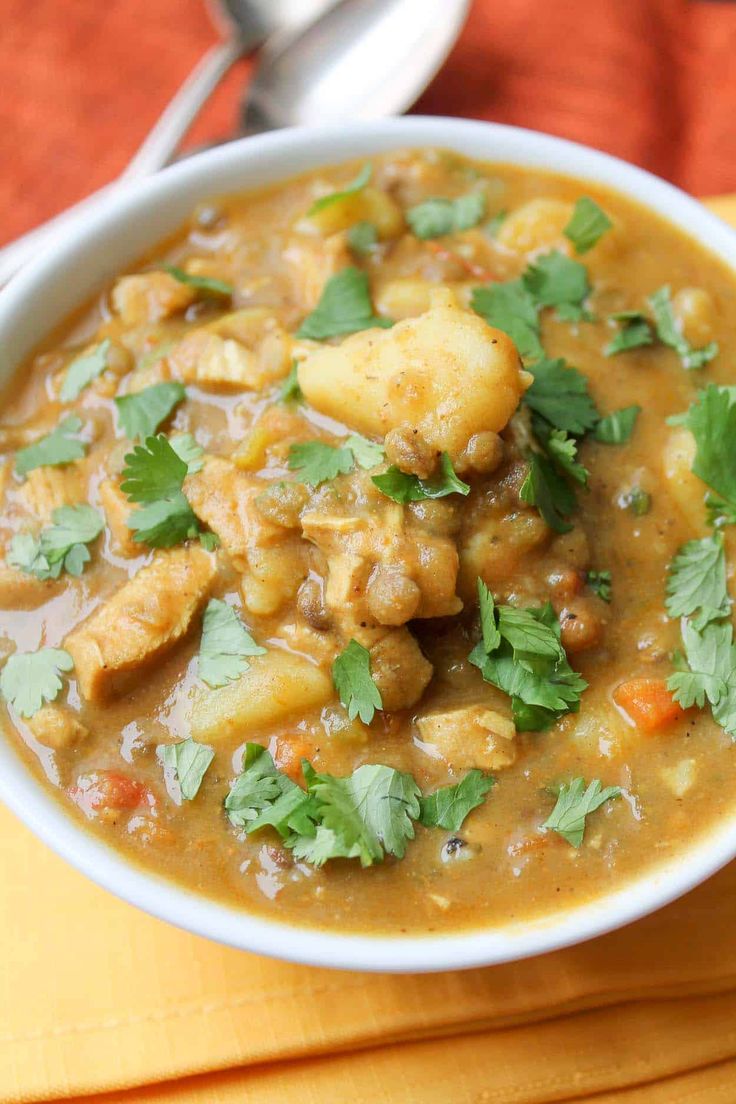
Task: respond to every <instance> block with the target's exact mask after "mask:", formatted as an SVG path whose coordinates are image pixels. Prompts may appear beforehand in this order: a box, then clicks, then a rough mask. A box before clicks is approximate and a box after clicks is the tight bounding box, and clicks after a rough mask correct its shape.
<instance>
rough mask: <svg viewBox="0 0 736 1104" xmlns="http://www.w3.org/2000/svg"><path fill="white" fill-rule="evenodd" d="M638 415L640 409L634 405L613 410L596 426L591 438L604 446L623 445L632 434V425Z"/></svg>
mask: <svg viewBox="0 0 736 1104" xmlns="http://www.w3.org/2000/svg"><path fill="white" fill-rule="evenodd" d="M640 414H641V407H640V406H636V405H634V406H625V407H623V408H622V409H621V410H614V411H613V413H612V414H606V416H605V418H601V420H600V421H599V422H598V423H597V424H596V427H595V429H594V430H593V436H594V437H595V439H596V441H601V442H602V443H603V444H605V445H623V444H625V442H626V441H628V440H629V438H630V437H631V434H632V433H633V432H634V425H635V423H636V419H637V418H638V417H639V415H640Z"/></svg>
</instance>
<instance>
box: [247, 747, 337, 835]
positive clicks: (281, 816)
mask: <svg viewBox="0 0 736 1104" xmlns="http://www.w3.org/2000/svg"><path fill="white" fill-rule="evenodd" d="M313 807H314V801H313V800H311V799H310V796H309V794H308V793H306V791H305V790H303V789H302V788H301V787H300V786H297V784H296V782H292V780H291V779H290V778H289V777H288V776H287V775H285V774H282V773H281V771H279V770H277V769H276V766H275V764H274V761H273V759H272V758H271V756H270V755H269V753H268V752H267V751H266V749H265V748H264V747H261V745H260V744H251V743H248V744H246V745H245V752H244V755H243V770H242V773H241V774H239V775H238V777H237V778H236V779H235V781H234V782H233V784H232V786H231V788H230V792H229V794H228V795H227V797H226V798H225V811H226V812H227V815H228V818H229V819H230V822H231V824H234V825H235V827H236V828H244V829H245V831H246V832H248V833H250V832H257V831H259V829H261V828H266V827H272V828H275V829H276V831H277V832H279V833H280V834H281V835H282V836H283V837H284V839H285V840H287V841H288V842H289V844H290V845H291V844H292V843H293V842H295V838H293V837H295V834H296V837H298V835H300V834H303V835H307V836H313V835H314V832H315V825H314V821H313V820H312V819H311V816H310V814H311V812H312V811H313Z"/></svg>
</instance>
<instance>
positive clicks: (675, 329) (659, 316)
mask: <svg viewBox="0 0 736 1104" xmlns="http://www.w3.org/2000/svg"><path fill="white" fill-rule="evenodd" d="M649 306H650V307H651V308H652V312H653V314H654V322H655V325H656V327H657V336H658V337H659V340H660V341H662V342H663V343H664V344H665V345H669V346H670V348H671V349H674V350H675V352H676V353H677V355H678V356H679V358H680V360H681V361H682V366H683V368H686V369H688V371H691V370H692V369H694V368H702V367H703V366H704V365H705V364H707V363H708V361H710V360H713V358H714V357H715V356H717V355H718V345H717V344H716V342H715V341H711V342H710V343H709V344H708V345H705V346H703V348H702V349H695V348H693V346H692V345H691V344H690V342H689V341H688V340H687V339H686V337H685V335H684V334H683V333H682V332H681V330H680V327H679V326H678V324H677V320H676V318H675V314H674V311H673V309H672V300H671V298H670V289H669V287H668V286H667V285H665V286H664V287H661V288H659V289H658V290H657V291H655V292H654V294H653V295H651V296H650V298H649Z"/></svg>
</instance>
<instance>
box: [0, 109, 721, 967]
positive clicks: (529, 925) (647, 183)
mask: <svg viewBox="0 0 736 1104" xmlns="http://www.w3.org/2000/svg"><path fill="white" fill-rule="evenodd" d="M419 146H440V147H446V148H449V149H453V150H456V151H457V152H459V153H463V154H467V155H468V156H470V157H475V158H481V159H484V160H488V161H497V162H511V163H514V164H517V165H528V166H529V167H530V168H539V169H551V170H554V171H557V172H561V173H567V174H569V175H571V176H576V177H579V178H582V179H588V180H591V181H595V182H597V183H600V184H606V185H610V186H611V187H613V188H616V189H618V190H619V191H620V192H622V193H624V194H625V195H628V196H631V197H633V198H634V199H636V200H638V201H639V202H640V203H642V204H645V205H647V206H649V207H651V208H653V209H654V210H655V211H657V212H658V213H660V214H662V215H665V216H666V217H667V218H668V219H670V221H671V222H673V223H675V224H676V225H677V226H679V227H681V228H682V229H683V230H685V231H687V232H688V233H690V234H691V235H692V236H693V237H694V238H697V239H698V241H699V242H701V243H702V244H703V245H705V246H707V247H708V248H709V249H710V250H712V252H713V253H715V254H717V255H718V256H720V257H722V258H723V259H724V260H725V261H726V262H727V263H728V264H730V265H731V266H733V267H734V268H736V234H734V233H733V232H732V231H731V230H730V229H729V228H728V227H727V226H725V225H724V224H723V223H722V222H721V221H720V220H719V219H717V218H715V217H714V216H713V215H711V214H709V212H708V211H706V210H705V209H704V208H703V207H702V206H701V205H700V204H699V203H697V202H696V201H695V200H693V199H691V198H690V197H689V196H687V195H685V194H684V193H683V192H681V191H679V190H678V189H677V188H674V187H672V185H670V184H666V183H664V181H662V180H659V179H657V178H656V177H654V176H651V175H650V174H649V173H646V172H643V171H642V170H641V169H637V168H634V167H633V166H631V165H627V164H626V163H625V162H623V161H619V160H617V159H616V158H613V157H609V156H607V155H605V154H602V153H598V152H596V151H594V150H591V149H587V148H585V147H583V146H578V145H575V144H573V143H571V142H565V141H562V140H561V139H558V138H551V137H548V136H546V135H543V134H536V133H534V132H532V131H526V130H519V129H516V128H513V127H505V126H496V125H493V124H489V123H479V122H467V121H464V120H459V119H443V118H418V117H417V118H403V119H388V120H384V121H381V122H369V123H356V124H354V125H351V126H349V127H346V126H340V127H335V126H330V127H326V128H324V129H312V130H282V131H278V132H276V133H272V134H266V135H262V136H259V137H257V138H248V139H245V140H243V141H238V142H233V143H231V144H229V145H226V146H221V147H220V148H218V149H213V150H210V151H208V152H207V153H203V154H199V155H198V156H196V157H193V158H192V159H191V160H188V161H184V162H182V163H181V164H178V165H175V166H174V167H172V168H170V169H166V170H165V171H164V172H162V173H160V174H159V175H157V176H155V177H153V178H152V179H150V180H144V181H140V182H136V183H132V184H129V185H125V186H122V187H120V188H118V189H117V190H116V191H115V192H114V193H113V194H112V195H110V198H109V201H108V202H107V204H106V205H105V206H104V207H103V208H102V209H100V210H99V211H97V212H96V213H95V214H94V215H92V216H90V217H87V218H86V219H85V220H84V221H83V222H81V223H80V224H79V225H78V226H77V227H76V228H72V229H70V230H68V231H67V233H66V234H65V236H64V237H63V238H61V239H60V241H59V245H58V247H56V248H54V249H53V250H51V251H49V254H48V255H47V256H45V257H41V258H39V259H38V260H37V261H36V262H35V263H34V264H33V265H31V266H29V267H28V268H27V269H26V270H25V271H23V272H22V273H21V274H20V275H19V276H17V277H16V278H15V280H13V281H12V282H11V284H10V285H9V286H8V287H7V288H6V289H5V290H4V291H3V292H2V293H0V385H1V384H2V382H3V381H4V380H5V379H7V378H8V376H9V374H10V372H11V371H12V370H13V368H14V367H15V366H16V365H17V364H18V363H19V362H20V361H21V360H22V359H23V358H24V357H25V356H27V355H28V354H29V353H30V352H31V351H32V349H33V348H34V346H35V345H36V344H37V343H38V342H39V340H40V339H41V338H42V337H43V336H44V335H45V334H46V333H47V332H48V331H49V330H51V329H52V328H53V327H54V326H56V325H57V324H58V323H59V322H61V321H62V320H63V319H64V318H65V316H66V315H67V314H69V313H70V312H71V311H72V310H73V309H74V308H76V307H77V306H78V305H79V304H80V303H82V302H84V300H85V299H86V298H87V297H88V296H90V295H92V294H93V293H94V292H95V291H96V290H97V289H98V288H99V287H100V286H101V285H103V284H104V283H105V282H106V281H108V280H109V279H110V278H111V277H113V276H114V275H115V274H116V273H117V272H119V271H120V270H121V269H123V268H125V267H126V266H127V265H130V264H131V263H132V262H133V261H135V260H136V258H137V257H138V256H139V255H140V254H142V253H143V252H145V251H146V250H148V249H149V248H150V247H151V245H152V244H155V243H156V242H157V241H159V240H160V239H162V238H164V237H166V236H167V235H168V234H170V233H171V232H172V231H174V230H176V229H177V227H179V226H180V225H181V224H182V223H183V222H184V220H185V219H186V217H187V215H188V214H189V213H190V211H191V209H192V207H193V206H194V205H195V203H197V202H198V201H199V200H202V199H206V198H208V197H210V196H212V195H216V194H218V193H228V192H237V191H239V190H243V189H248V188H252V187H256V186H258V185H263V184H268V183H271V182H277V181H279V180H282V179H284V178H285V177H288V176H290V175H292V174H294V173H298V172H302V171H304V170H307V169H312V168H316V167H318V166H321V165H331V164H335V163H338V162H340V161H344V160H347V159H348V158H353V157H365V156H368V155H370V154H374V153H378V152H381V151H386V150H392V149H397V148H401V147H419ZM0 796H1V797H2V798H3V800H4V801H5V802H6V803H7V805H9V806H10V808H11V809H12V810H13V811H14V812H15V813H16V814H17V815H18V816H19V817H20V818H21V820H23V821H25V823H26V824H27V825H28V827H29V828H31V829H32V831H34V832H35V833H36V834H37V835H38V836H40V837H41V838H42V839H43V840H44V841H45V842H46V843H47V844H48V845H49V846H50V847H52V848H53V849H54V850H55V851H57V852H58V854H60V855H62V856H63V857H64V858H65V859H67V860H68V861H69V862H70V863H72V864H73V865H74V866H76V867H77V868H78V869H79V870H81V871H83V872H84V873H85V874H87V875H88V876H89V877H90V878H92V879H93V880H94V881H95V882H98V883H99V884H100V885H102V886H104V887H105V888H106V889H109V890H111V891H112V892H113V893H116V894H118V895H119V896H120V897H123V898H124V899H125V900H127V901H130V902H131V903H132V904H135V905H138V906H139V907H140V908H142V909H145V910H146V911H147V912H149V913H152V914H153V915H154V916H158V917H160V918H161V919H163V920H168V921H170V922H171V923H172V924H177V925H178V926H180V927H183V928H186V929H188V930H189V931H192V932H196V933H198V934H199V935H204V936H207V937H209V938H210V939H215V940H218V941H220V942H222V943H227V944H230V945H231V946H233V947H240V948H242V949H244V950H248V951H255V952H258V953H260V954H267V955H274V956H277V957H279V958H285V959H291V960H293V961H295V962H304V963H310V964H314V965H318V966H338V967H343V968H349V969H354V970H381V971H419V970H422V971H424V970H448V969H458V968H465V967H470V966H484V965H490V964H492V963H497V962H508V961H511V960H513V959H518V958H523V957H526V956H528V955H535V954H541V953H543V952H545V951H551V950H554V949H556V948H559V947H564V946H567V945H569V944H571V943H577V942H580V941H582V940H585V939H590V938H591V937H592V936H595V935H600V934H602V933H603V932H606V931H610V930H611V929H613V928H618V927H620V926H621V925H623V924H627V923H629V922H630V921H632V920H635V919H637V917H640V916H643V915H645V914H646V913H648V912H652V911H653V910H654V909H657V908H659V907H660V906H662V905H664V904H666V903H667V902H669V901H672V900H673V899H674V898H676V897H678V896H679V895H680V894H682V893H685V892H686V891H687V890H689V889H692V888H693V886H696V885H697V884H698V883H699V882H702V881H703V880H704V879H705V878H707V877H709V876H710V875H711V874H713V873H714V872H715V871H716V870H718V869H719V868H720V867H722V866H724V865H725V864H726V863H727V862H729V860H731V859H732V858H734V856H736V809H735V810H734V814H733V816H732V817H731V818H730V819H729V820H726V821H724V822H723V823H721V824H719V826H718V829H717V830H716V831H713V832H712V833H711V834H710V835H709V836H708V837H707V838H702V839H700V840H698V841H696V842H695V844H694V845H693V846H691V847H689V848H683V849H682V850H681V851H680V852H678V854H677V855H675V856H673V857H672V858H671V859H669V860H668V861H666V862H665V863H663V864H661V865H659V866H657V867H655V866H654V865H653V866H652V868H651V869H650V870H647V872H646V873H645V874H644V875H642V876H641V877H639V878H637V879H636V880H635V881H631V882H628V883H627V884H626V885H625V886H624V887H622V888H621V889H618V890H617V891H616V892H615V893H609V894H607V895H606V896H604V897H600V898H598V899H597V900H595V901H592V902H590V903H588V904H585V905H582V906H579V907H576V908H571V909H568V910H566V911H561V912H557V913H555V914H554V915H551V916H548V917H546V918H544V919H542V920H534V921H529V922H526V923H518V922H517V923H514V924H513V925H510V926H508V927H501V928H499V927H495V928H489V929H486V930H483V929H478V930H474V931H473V930H471V931H461V932H458V933H451V934H448V935H440V936H437V935H433V936H376V937H373V936H366V935H350V934H347V933H346V934H344V935H337V934H333V933H330V932H322V931H317V930H314V929H303V928H295V927H292V926H287V925H285V924H282V923H279V922H278V920H276V919H274V920H265V919H263V918H262V917H260V916H254V915H250V914H249V913H247V912H245V911H240V910H238V909H235V908H231V907H228V906H227V905H222V904H218V903H216V902H214V901H212V900H209V899H207V898H205V897H201V896H197V895H195V894H194V893H190V892H188V891H187V890H184V889H181V888H179V887H178V886H176V885H175V884H173V883H171V882H168V881H166V880H165V879H163V878H161V877H159V876H157V875H155V874H152V873H146V872H145V871H144V870H143V869H142V868H140V867H138V866H136V865H134V864H133V863H131V862H128V861H127V860H126V859H124V858H123V857H122V856H121V855H120V854H118V853H116V852H114V851H113V850H111V849H110V848H108V847H107V846H106V845H105V844H103V843H101V842H100V841H99V840H98V839H96V838H95V837H94V836H93V835H92V834H91V833H88V832H87V831H85V830H84V828H83V827H81V826H80V825H78V824H77V823H76V822H75V821H74V820H72V818H71V817H70V816H67V815H66V813H65V812H64V811H63V809H62V806H61V805H60V804H59V803H58V802H57V801H56V800H55V799H54V798H53V797H52V796H51V795H50V794H49V793H47V792H46V790H45V789H44V788H43V786H42V785H41V784H40V783H39V782H38V781H37V780H36V779H35V778H34V777H33V775H32V774H31V773H30V772H29V771H28V769H27V768H26V766H25V765H24V764H23V762H22V761H21V759H20V758H19V757H18V755H17V754H16V752H15V750H14V747H13V743H12V741H11V740H9V739H0Z"/></svg>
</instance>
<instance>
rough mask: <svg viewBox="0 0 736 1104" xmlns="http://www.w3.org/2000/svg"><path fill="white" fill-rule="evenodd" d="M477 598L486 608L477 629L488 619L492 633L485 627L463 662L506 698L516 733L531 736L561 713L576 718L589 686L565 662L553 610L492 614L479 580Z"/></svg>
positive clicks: (506, 608) (508, 609) (497, 611)
mask: <svg viewBox="0 0 736 1104" xmlns="http://www.w3.org/2000/svg"><path fill="white" fill-rule="evenodd" d="M478 598H479V602H484V603H485V611H483V610H482V611H481V623H483V620H484V618H486V619H487V618H489V617H491V616H492V617H493V619H494V623H495V629H496V631H495V632H493V630H492V627H491V626H490V625H489V626H488V631H487V632H484V634H483V639H482V640H481V641H479V643H478V644H477V645H476V646H475V648H473V650H472V652H471V653H470V656H469V657H468V658H469V659H470V662H471V663H472V664H473V665H474V666H475V667H478V668H479V670H480V672H481V674H482V675H483V678H484V679H485V680H486V682H490V683H491V684H492V685H493V686H497V687H498V689H499V690H503V691H504V693H506V694H508V695H509V696H510V697H511V705H512V710H513V715H514V721H515V724H516V727H517V728H518V729H519V730H520V731H533V732H536V731H538V730H539V729H542V728H546V727H548V726H549V725H550V724H552V723H553V722H554V721H555V720H557V718H558V717H560V716H562V715H563V714H564V713H569V712H577V710H578V708H579V705H580V695H581V694H582V692H583V690H585V689H586V687H587V685H588V684H587V683H586V682H585V680H584V679H583V678H581V677H580V675H578V674H577V672H576V671H573V670H572V668H571V667H570V664H569V663H568V661H567V656H566V655H565V650H564V648H563V647H562V644H561V643H560V625H559V622H558V620H557V618H556V616H555V613H554V610H553V609H552V606H551V605H550V604H549V603H547V604H546V605H545V606H543V607H542V608H541V609H527V610H521V609H518V608H516V607H513V606H498V607H495V608H491V605H490V602H491V601H492V599H490V593H489V592H488V590H487V588H486V587H485V584H484V583H483V582H482V580H480V579H479V580H478ZM489 600H490V601H489ZM486 641H487V642H488V643H491V644H492V647H490V648H488V647H487V646H486Z"/></svg>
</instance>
